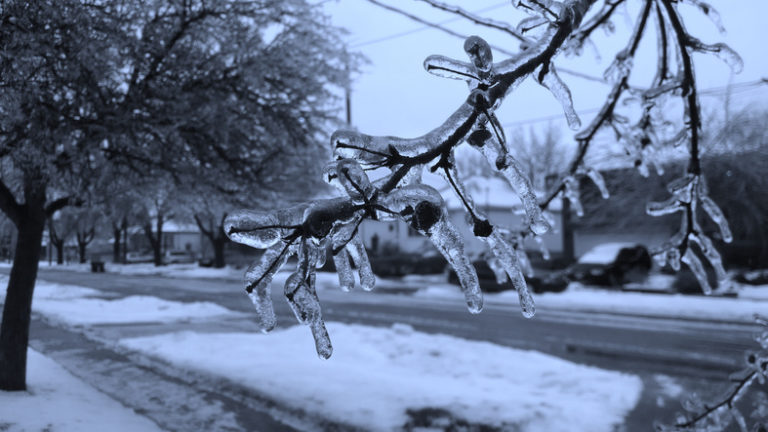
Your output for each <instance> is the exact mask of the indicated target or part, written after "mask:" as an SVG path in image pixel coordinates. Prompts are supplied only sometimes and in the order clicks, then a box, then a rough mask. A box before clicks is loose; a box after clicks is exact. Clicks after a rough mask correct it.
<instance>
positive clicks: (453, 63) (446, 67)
mask: <svg viewBox="0 0 768 432" xmlns="http://www.w3.org/2000/svg"><path fill="white" fill-rule="evenodd" d="M424 69H426V71H427V72H429V73H431V74H432V75H437V76H439V77H443V78H450V79H455V80H464V81H470V80H476V81H479V80H480V77H479V76H478V75H477V72H475V68H474V67H473V66H472V65H471V64H469V63H466V62H463V61H458V60H454V59H452V58H450V57H446V56H442V55H431V56H429V57H427V58H426V60H424Z"/></svg>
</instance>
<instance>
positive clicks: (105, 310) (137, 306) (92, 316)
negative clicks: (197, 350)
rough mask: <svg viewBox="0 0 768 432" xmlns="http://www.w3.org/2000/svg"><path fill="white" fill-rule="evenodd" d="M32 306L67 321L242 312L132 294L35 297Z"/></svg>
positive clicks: (169, 319) (112, 321)
mask: <svg viewBox="0 0 768 432" xmlns="http://www.w3.org/2000/svg"><path fill="white" fill-rule="evenodd" d="M32 310H33V311H35V312H38V313H41V314H43V315H47V316H50V317H53V318H55V319H57V320H60V321H64V322H66V323H69V324H119V323H141V322H174V321H191V320H199V319H207V318H213V317H221V316H223V315H231V316H233V317H234V316H241V315H243V314H241V313H239V312H233V311H230V310H229V309H226V308H224V307H221V306H219V305H217V304H214V303H209V302H194V303H180V302H174V301H168V300H163V299H159V298H157V297H150V296H131V297H126V298H122V299H118V300H102V299H93V298H74V299H69V300H45V299H41V301H38V299H35V301H34V302H33V304H32Z"/></svg>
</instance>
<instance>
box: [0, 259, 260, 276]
mask: <svg viewBox="0 0 768 432" xmlns="http://www.w3.org/2000/svg"><path fill="white" fill-rule="evenodd" d="M0 266H3V267H10V264H9V263H0ZM40 268H41V269H50V270H62V271H73V272H81V273H89V272H90V271H91V264H90V263H86V264H75V263H71V264H63V265H57V264H53V265H49V264H48V261H40ZM104 270H105V271H106V273H115V274H124V275H136V276H141V275H144V276H165V277H178V278H205V279H237V280H239V279H242V277H243V273H245V269H235V268H234V267H225V268H221V269H216V268H211V267H200V266H199V265H198V264H196V263H192V264H168V265H164V266H160V267H155V265H154V264H151V263H140V264H114V263H111V262H108V263H105V264H104Z"/></svg>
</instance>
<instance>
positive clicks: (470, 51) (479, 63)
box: [464, 36, 493, 72]
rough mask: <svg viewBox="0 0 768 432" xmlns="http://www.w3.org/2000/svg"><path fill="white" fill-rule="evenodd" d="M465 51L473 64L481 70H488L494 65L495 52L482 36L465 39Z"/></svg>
mask: <svg viewBox="0 0 768 432" xmlns="http://www.w3.org/2000/svg"><path fill="white" fill-rule="evenodd" d="M464 52H466V53H467V56H469V59H470V60H471V61H472V64H473V65H474V66H475V67H476V68H477V70H478V71H480V72H488V71H490V70H491V67H492V66H493V52H492V51H491V46H490V45H488V42H486V41H485V40H484V39H483V38H481V37H480V36H470V37H468V38H467V40H466V41H464Z"/></svg>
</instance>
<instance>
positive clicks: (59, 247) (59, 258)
mask: <svg viewBox="0 0 768 432" xmlns="http://www.w3.org/2000/svg"><path fill="white" fill-rule="evenodd" d="M54 246H55V247H56V264H58V265H62V264H64V242H63V241H62V242H57V243H54Z"/></svg>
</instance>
